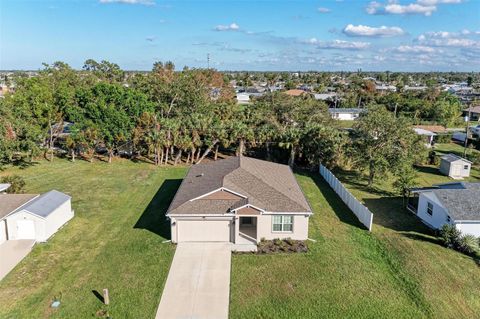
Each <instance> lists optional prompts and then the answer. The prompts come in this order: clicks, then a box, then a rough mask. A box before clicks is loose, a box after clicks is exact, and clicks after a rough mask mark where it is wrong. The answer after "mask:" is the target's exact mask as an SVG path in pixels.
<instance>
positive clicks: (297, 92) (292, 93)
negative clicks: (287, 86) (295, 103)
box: [284, 89, 310, 96]
mask: <svg viewBox="0 0 480 319" xmlns="http://www.w3.org/2000/svg"><path fill="white" fill-rule="evenodd" d="M284 93H285V94H287V95H290V96H303V95H307V94H310V93H308V92H307V91H304V90H299V89H293V90H287V91H285V92H284Z"/></svg>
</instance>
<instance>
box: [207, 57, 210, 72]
mask: <svg viewBox="0 0 480 319" xmlns="http://www.w3.org/2000/svg"><path fill="white" fill-rule="evenodd" d="M207 69H209V70H210V53H207Z"/></svg>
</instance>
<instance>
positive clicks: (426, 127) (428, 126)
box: [414, 125, 447, 133]
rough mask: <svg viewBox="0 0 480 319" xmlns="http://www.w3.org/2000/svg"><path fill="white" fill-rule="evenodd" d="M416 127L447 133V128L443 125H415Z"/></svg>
mask: <svg viewBox="0 0 480 319" xmlns="http://www.w3.org/2000/svg"><path fill="white" fill-rule="evenodd" d="M414 128H419V129H423V130H427V131H430V132H433V133H447V129H446V128H445V127H443V126H441V125H415V126H414Z"/></svg>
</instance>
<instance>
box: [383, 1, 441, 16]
mask: <svg viewBox="0 0 480 319" xmlns="http://www.w3.org/2000/svg"><path fill="white" fill-rule="evenodd" d="M384 10H385V12H386V13H391V14H424V15H426V16H430V15H432V13H433V12H434V11H436V10H437V7H436V6H423V5H420V4H417V3H410V4H408V5H401V4H397V3H391V4H387V5H386V6H385V8H384Z"/></svg>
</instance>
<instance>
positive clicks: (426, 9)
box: [365, 0, 464, 16]
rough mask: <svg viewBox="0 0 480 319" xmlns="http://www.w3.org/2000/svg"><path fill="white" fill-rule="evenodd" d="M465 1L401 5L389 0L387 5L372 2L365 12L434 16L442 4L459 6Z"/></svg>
mask: <svg viewBox="0 0 480 319" xmlns="http://www.w3.org/2000/svg"><path fill="white" fill-rule="evenodd" d="M462 2H464V0H417V1H416V2H412V3H409V4H400V3H399V2H398V1H397V0H388V1H387V2H386V3H381V2H378V1H371V2H370V3H369V4H368V5H367V7H366V8H365V11H366V12H367V13H368V14H423V15H425V16H430V15H432V13H433V12H435V11H437V6H438V5H440V4H458V3H462Z"/></svg>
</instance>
